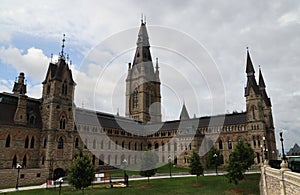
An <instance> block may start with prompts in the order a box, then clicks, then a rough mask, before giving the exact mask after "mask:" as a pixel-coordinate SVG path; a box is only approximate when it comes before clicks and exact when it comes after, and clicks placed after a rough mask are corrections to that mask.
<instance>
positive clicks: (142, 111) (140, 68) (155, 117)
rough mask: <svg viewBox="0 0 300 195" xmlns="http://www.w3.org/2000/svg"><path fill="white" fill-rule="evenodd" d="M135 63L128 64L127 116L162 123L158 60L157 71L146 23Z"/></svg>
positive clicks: (140, 37)
mask: <svg viewBox="0 0 300 195" xmlns="http://www.w3.org/2000/svg"><path fill="white" fill-rule="evenodd" d="M136 45H137V47H136V51H135V55H134V59H133V63H132V64H131V63H129V64H128V74H127V78H126V110H125V115H126V116H127V117H130V118H133V119H135V120H138V121H141V122H144V123H146V122H154V123H155V122H161V95H160V79H159V70H158V69H159V66H158V59H156V66H155V70H154V67H153V63H152V57H151V52H150V44H149V37H148V33H147V29H146V22H144V21H143V20H141V26H140V30H139V33H138V40H137V43H136Z"/></svg>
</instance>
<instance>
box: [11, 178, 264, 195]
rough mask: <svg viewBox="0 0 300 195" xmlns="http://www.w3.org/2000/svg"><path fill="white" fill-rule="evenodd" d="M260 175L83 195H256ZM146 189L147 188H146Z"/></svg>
mask: <svg viewBox="0 0 300 195" xmlns="http://www.w3.org/2000/svg"><path fill="white" fill-rule="evenodd" d="M259 179H260V174H252V175H246V179H245V180H243V181H241V182H240V183H239V184H238V185H234V184H229V183H228V181H227V179H226V178H225V176H205V177H204V176H200V177H199V183H200V186H193V184H195V182H196V177H185V178H171V179H169V178H168V179H150V183H149V184H148V183H147V180H142V181H130V182H129V185H130V187H129V188H118V189H117V188H113V189H107V188H105V187H106V186H107V185H108V184H99V185H94V186H93V188H92V187H89V188H87V189H86V190H85V194H90V195H96V194H118V195H119V194H130V195H131V194H170V195H171V194H172V195H173V194H176V195H180V194H208V195H209V194H216V195H219V194H225V195H227V194H228V195H229V194H230V195H231V194H259ZM149 186H150V188H149ZM10 194H17V195H29V194H41V195H52V194H53V195H54V194H58V188H56V189H39V190H30V191H19V192H13V193H10ZM62 194H65V195H67V194H81V191H80V190H74V189H73V188H72V187H63V188H62Z"/></svg>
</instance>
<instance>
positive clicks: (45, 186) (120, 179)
mask: <svg viewBox="0 0 300 195" xmlns="http://www.w3.org/2000/svg"><path fill="white" fill-rule="evenodd" d="M255 173H260V171H247V172H246V174H255ZM225 174H226V172H219V173H218V175H225ZM212 175H216V173H213V172H211V173H204V176H212ZM178 177H195V175H190V174H174V173H173V174H172V178H178ZM163 178H170V175H166V174H157V175H155V176H153V177H151V179H163ZM146 179H148V178H147V177H140V176H135V177H130V178H129V180H130V181H137V180H146ZM120 181H124V180H123V178H118V179H112V182H120ZM94 183H95V184H97V183H108V180H105V181H98V182H97V181H96V182H94ZM62 186H68V184H62ZM55 187H56V188H58V187H59V185H47V184H46V183H44V184H42V185H38V186H26V187H19V189H18V190H16V188H8V189H0V193H7V192H15V191H22V190H34V189H43V188H44V189H45V188H55Z"/></svg>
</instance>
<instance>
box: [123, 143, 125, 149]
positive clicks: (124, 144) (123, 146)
mask: <svg viewBox="0 0 300 195" xmlns="http://www.w3.org/2000/svg"><path fill="white" fill-rule="evenodd" d="M124 146H125V144H124V142H122V150H124Z"/></svg>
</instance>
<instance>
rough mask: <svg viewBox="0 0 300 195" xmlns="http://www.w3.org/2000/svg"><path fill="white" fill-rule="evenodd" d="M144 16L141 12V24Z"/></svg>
mask: <svg viewBox="0 0 300 195" xmlns="http://www.w3.org/2000/svg"><path fill="white" fill-rule="evenodd" d="M143 20H144V15H143V12H142V15H141V23H142V24H143V23H144V21H143Z"/></svg>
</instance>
